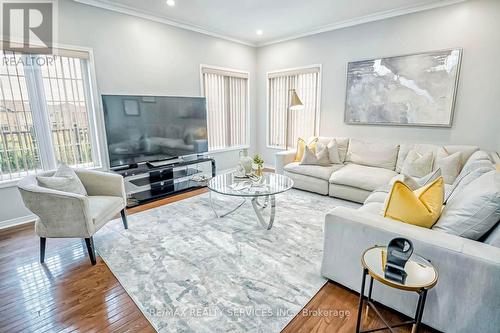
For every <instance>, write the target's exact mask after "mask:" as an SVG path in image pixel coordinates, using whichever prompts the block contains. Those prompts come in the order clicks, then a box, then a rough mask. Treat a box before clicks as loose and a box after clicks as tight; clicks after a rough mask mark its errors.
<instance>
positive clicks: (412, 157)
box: [401, 150, 434, 177]
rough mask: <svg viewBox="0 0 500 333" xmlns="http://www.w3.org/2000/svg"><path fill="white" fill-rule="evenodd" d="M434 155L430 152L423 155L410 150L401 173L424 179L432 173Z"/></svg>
mask: <svg viewBox="0 0 500 333" xmlns="http://www.w3.org/2000/svg"><path fill="white" fill-rule="evenodd" d="M433 162H434V155H433V154H432V152H427V153H424V154H421V153H419V152H418V151H416V150H410V152H409V153H408V155H407V156H406V159H405V161H404V163H403V167H402V168H401V173H402V174H405V175H407V176H412V177H424V176H425V175H428V174H429V173H430V172H431V171H432V165H433Z"/></svg>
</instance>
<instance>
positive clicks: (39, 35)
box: [1, 0, 55, 54]
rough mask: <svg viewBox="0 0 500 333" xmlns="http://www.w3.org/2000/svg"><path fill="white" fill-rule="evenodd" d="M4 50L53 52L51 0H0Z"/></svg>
mask: <svg viewBox="0 0 500 333" xmlns="http://www.w3.org/2000/svg"><path fill="white" fill-rule="evenodd" d="M1 3H2V35H3V42H2V43H3V48H4V50H6V49H7V50H12V51H19V52H29V53H41V54H47V53H52V46H53V42H54V26H55V24H54V8H55V6H54V1H50V0H48V1H47V0H46V1H36V0H32V1H30V2H27V1H1Z"/></svg>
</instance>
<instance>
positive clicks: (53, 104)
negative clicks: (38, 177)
mask: <svg viewBox="0 0 500 333" xmlns="http://www.w3.org/2000/svg"><path fill="white" fill-rule="evenodd" d="M0 52H1V53H0V54H1V55H2V57H3V59H2V63H1V65H0V181H5V180H12V179H17V178H21V177H24V176H25V175H27V174H30V173H37V172H38V171H40V170H51V169H55V168H56V167H57V165H58V164H60V163H66V164H68V165H71V166H75V167H97V166H100V159H99V156H98V154H97V152H96V151H97V149H96V145H97V143H96V136H95V128H93V126H91V124H92V121H91V119H93V118H92V117H93V116H94V114H93V107H92V103H91V100H90V99H91V93H90V83H89V82H90V78H89V70H88V58H89V55H88V53H87V52H80V51H70V50H57V54H55V55H34V54H22V53H17V52H13V51H9V50H2V51H0Z"/></svg>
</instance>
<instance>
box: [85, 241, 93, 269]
mask: <svg viewBox="0 0 500 333" xmlns="http://www.w3.org/2000/svg"><path fill="white" fill-rule="evenodd" d="M85 244H86V245H87V251H88V252H89V257H90V262H91V263H92V265H95V263H96V259H95V249H94V240H93V239H92V237H90V238H85Z"/></svg>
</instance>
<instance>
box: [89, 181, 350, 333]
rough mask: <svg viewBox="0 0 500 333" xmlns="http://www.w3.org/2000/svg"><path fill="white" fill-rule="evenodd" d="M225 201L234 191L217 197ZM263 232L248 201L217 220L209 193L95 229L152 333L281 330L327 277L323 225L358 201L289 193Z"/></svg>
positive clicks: (279, 200)
mask: <svg viewBox="0 0 500 333" xmlns="http://www.w3.org/2000/svg"><path fill="white" fill-rule="evenodd" d="M216 198H217V200H218V203H220V204H221V206H224V207H231V206H234V205H236V204H237V202H236V201H238V200H239V199H238V198H227V197H220V196H217V197H216ZM276 205H277V207H276V208H277V210H276V219H275V223H274V227H273V228H272V229H271V230H265V229H264V228H263V227H262V226H261V225H260V224H259V223H258V221H257V218H256V217H255V213H254V212H253V209H252V207H251V204H250V202H249V201H248V202H247V203H245V204H244V205H243V206H242V207H241V208H240V209H238V210H237V211H236V212H234V213H233V214H231V215H228V216H226V217H224V218H222V219H217V218H215V217H214V213H213V211H212V210H211V208H210V205H209V201H208V194H203V195H199V196H196V197H193V198H190V199H186V200H182V201H179V202H176V203H173V204H169V205H165V206H162V207H158V208H155V209H152V210H148V211H144V212H141V213H138V214H134V215H130V216H129V230H124V229H123V227H122V224H121V221H120V220H114V221H112V222H110V223H108V224H107V225H106V226H105V227H104V228H103V229H102V230H100V231H99V232H98V233H97V234H96V236H95V244H96V248H97V250H98V252H99V254H100V256H101V258H102V259H103V260H104V261H105V262H106V264H107V265H108V266H109V268H110V269H111V271H112V272H113V274H114V275H115V276H116V277H117V278H118V280H119V281H120V283H121V284H122V286H123V287H124V288H125V290H126V291H127V293H128V294H129V295H130V296H131V297H132V299H133V300H134V301H135V303H136V304H137V305H138V306H139V308H140V309H141V311H142V312H143V313H144V314H145V316H146V317H147V318H148V320H149V321H150V322H151V324H152V325H153V326H154V327H155V328H156V329H157V330H158V331H160V332H197V333H199V332H279V331H280V330H281V329H282V328H283V327H285V326H286V324H287V323H288V322H289V321H290V320H291V319H292V318H293V317H294V316H295V314H297V313H298V312H299V311H300V310H301V309H302V307H303V306H304V305H305V304H306V303H307V302H308V301H309V300H310V299H311V297H312V296H313V295H314V294H315V293H316V292H317V291H318V290H319V289H320V288H321V286H322V285H323V284H324V283H325V281H326V280H325V279H324V278H323V277H321V275H320V263H321V256H322V246H323V222H324V215H325V213H326V212H328V211H329V210H331V209H332V208H333V207H335V206H339V205H342V206H351V207H357V206H358V205H357V204H353V203H349V202H346V201H342V200H337V199H333V198H329V197H324V196H320V195H316V194H312V193H307V192H302V191H298V190H291V191H288V192H286V193H283V194H279V195H277V196H276Z"/></svg>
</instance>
